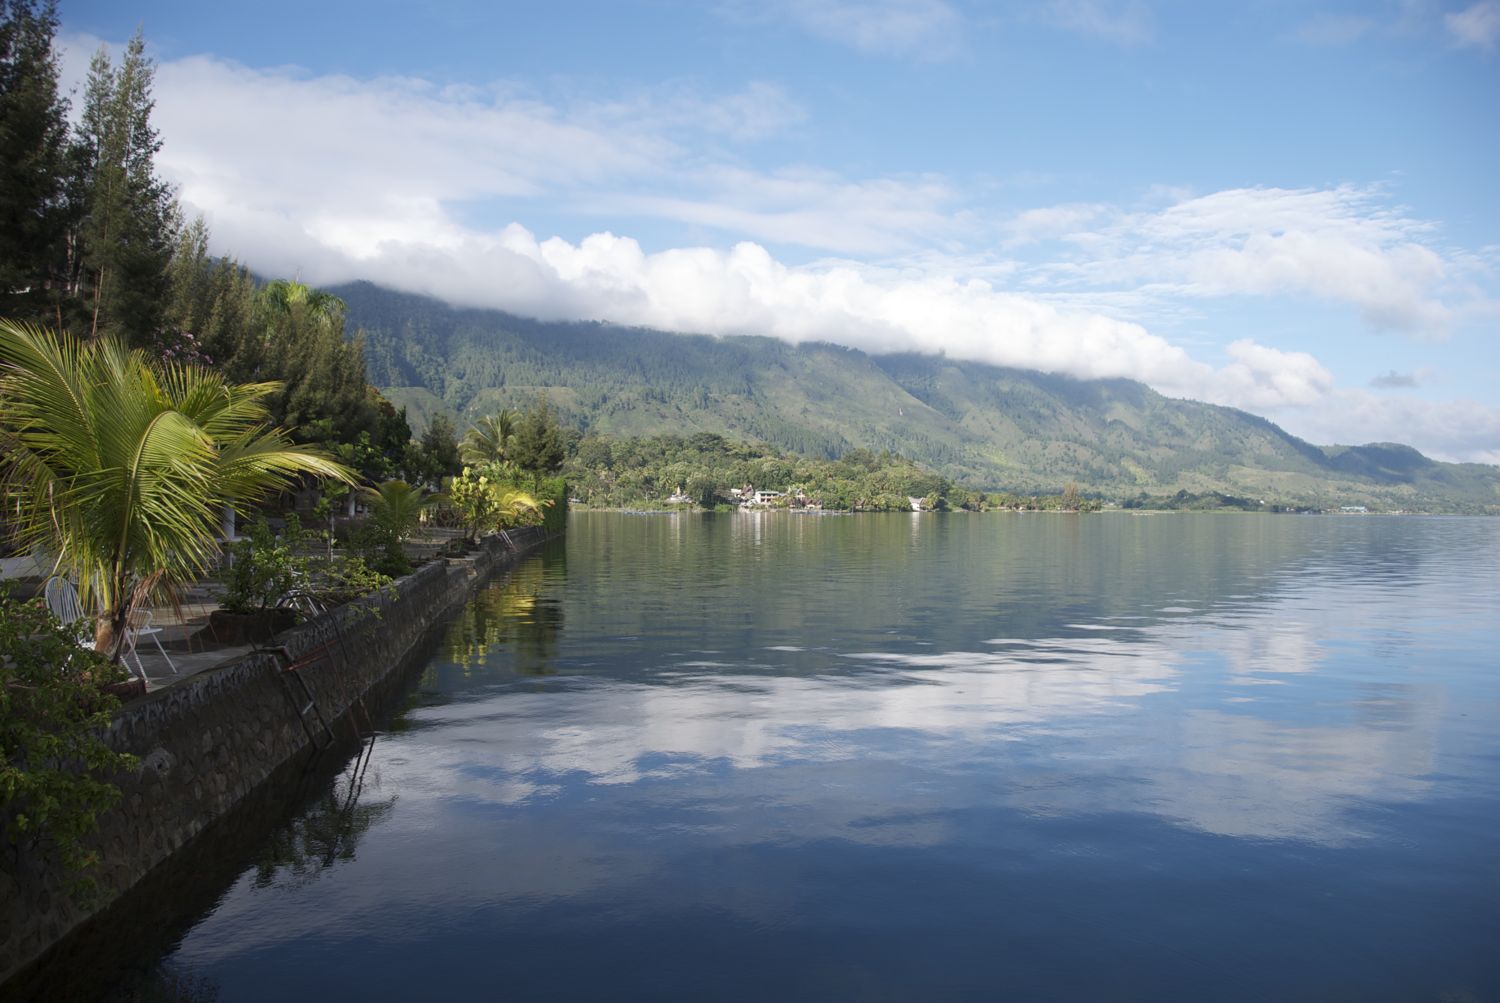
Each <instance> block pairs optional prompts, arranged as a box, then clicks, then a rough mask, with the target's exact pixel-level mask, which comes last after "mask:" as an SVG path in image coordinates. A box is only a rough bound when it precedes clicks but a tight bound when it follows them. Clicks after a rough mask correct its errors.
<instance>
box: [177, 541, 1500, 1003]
mask: <svg viewBox="0 0 1500 1003" xmlns="http://www.w3.org/2000/svg"><path fill="white" fill-rule="evenodd" d="M257 838H258V839H259V845H258V847H257V848H255V849H252V850H250V851H241V852H242V853H243V859H239V860H237V861H236V862H234V863H233V864H232V866H231V867H230V869H229V871H228V874H229V877H228V878H227V879H225V880H223V881H221V882H220V884H219V885H218V887H217V888H216V889H215V890H214V891H215V892H216V893H218V898H217V900H216V901H214V902H213V904H212V906H211V907H207V908H204V907H202V906H200V907H198V909H197V910H196V914H195V915H193V916H189V917H186V919H185V922H186V923H187V924H188V925H186V926H185V927H184V929H185V930H186V932H185V933H184V934H183V935H182V936H181V937H180V941H179V942H177V943H176V944H175V946H173V947H172V948H171V949H170V950H169V951H168V952H167V953H166V954H165V955H164V957H163V958H162V959H161V961H160V962H159V967H158V968H157V970H156V976H155V977H156V978H158V979H164V980H166V981H167V982H168V983H170V984H172V985H174V986H176V987H178V989H179V990H182V989H183V988H184V987H186V995H187V996H189V997H191V998H201V999H208V998H212V993H214V992H217V998H218V999H219V1000H223V1001H233V1000H253V1001H262V1000H316V1001H320V1003H324V1001H327V1000H362V1001H373V1000H410V999H436V998H443V999H498V998H506V999H522V1000H550V999H562V1000H566V999H639V1000H659V999H681V1000H835V999H847V1000H940V999H986V1000H987V999H1000V998H1016V999H1029V1000H1052V999H1057V1000H1135V999H1140V1000H1168V999H1218V1000H1234V999H1244V1000H1271V999H1274V1000H1299V999H1307V1000H1327V999H1357V1000H1382V999H1389V1000H1454V1001H1471V1000H1497V999H1500V520H1467V519H1437V518H1378V517H1369V518H1359V517H1355V518H1318V517H1290V516H1284V517H1261V516H1226V515H1219V516H1195V515H1156V516H1140V515H1128V514H1103V515H1096V516H1084V517H1077V516H1064V515H1035V514H1030V515H985V516H965V515H925V516H909V515H893V516H845V517H834V516H824V517H810V516H793V515H787V514H764V515H711V516H629V515H618V514H591V513H579V514H575V515H574V517H573V518H572V521H571V522H570V527H569V532H568V535H567V537H566V540H565V541H564V542H562V543H560V544H554V545H552V546H551V547H550V548H549V549H548V550H547V551H546V553H545V554H544V555H542V556H541V557H540V558H538V559H535V560H533V561H531V562H530V563H528V564H526V565H524V566H523V567H521V568H520V569H518V570H517V571H516V572H515V573H514V574H513V575H511V576H510V577H509V578H508V579H506V580H504V581H498V582H496V583H495V584H494V585H493V586H492V587H491V588H489V589H488V590H487V591H485V592H484V593H482V594H481V595H480V596H479V597H478V599H477V600H476V601H475V602H474V603H472V604H471V605H470V606H469V607H468V609H466V610H465V611H464V613H463V614H462V615H461V616H459V617H457V618H456V619H455V620H454V621H453V622H452V623H451V625H449V627H448V628H447V630H446V634H445V636H444V637H443V639H442V640H441V642H440V645H439V646H438V648H437V650H436V651H435V652H434V653H433V655H432V658H431V661H430V663H429V664H428V665H427V666H426V667H425V669H424V670H423V671H422V672H421V675H420V679H414V680H413V682H412V684H411V687H410V690H409V698H408V699H407V701H406V704H405V706H404V708H401V709H398V710H397V711H395V712H393V715H392V716H391V717H390V719H389V720H387V721H386V722H385V730H384V731H383V732H382V733H381V734H380V735H379V736H378V737H377V738H376V739H375V740H374V743H373V745H372V746H371V748H370V749H369V753H368V757H367V760H365V759H360V760H353V761H350V762H349V763H348V764H347V766H346V767H345V769H344V771H343V773H342V774H340V775H338V776H336V777H333V778H332V779H326V778H325V780H324V781H323V782H322V786H321V787H320V789H319V790H318V791H316V792H314V794H313V796H311V797H307V796H304V797H302V799H301V800H300V801H299V802H298V807H297V808H296V810H295V811H294V812H293V813H292V814H291V815H290V816H288V817H285V818H284V819H282V820H281V821H280V822H279V823H277V822H276V820H275V819H272V820H271V821H268V822H267V823H266V835H265V836H264V838H263V839H262V838H259V837H257ZM235 875H237V876H235Z"/></svg>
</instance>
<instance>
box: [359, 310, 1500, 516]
mask: <svg viewBox="0 0 1500 1003" xmlns="http://www.w3.org/2000/svg"><path fill="white" fill-rule="evenodd" d="M331 291H332V292H333V293H335V294H336V295H338V296H339V297H341V298H342V299H343V300H344V301H345V302H346V303H347V304H348V309H349V319H350V321H351V323H352V325H354V326H357V327H359V328H361V329H363V331H364V332H365V342H364V347H365V355H366V359H367V360H368V364H369V367H370V380H371V382H372V383H374V384H375V385H377V386H379V387H381V388H382V389H383V390H384V392H385V393H386V395H387V396H388V397H389V398H390V399H391V400H392V401H393V402H394V403H396V404H397V405H404V406H406V407H407V408H408V410H409V413H410V415H411V418H412V420H413V423H414V424H417V425H421V424H423V423H425V421H426V420H427V418H428V417H429V416H430V415H432V414H436V413H443V412H447V411H451V412H454V413H456V414H457V415H458V416H459V417H460V418H461V419H464V420H469V419H472V418H474V417H477V416H478V415H481V414H485V413H489V412H491V411H494V410H496V409H498V408H500V407H501V406H512V407H515V406H519V405H523V404H525V403H526V402H528V401H530V400H532V399H534V398H535V397H536V396H537V395H538V394H539V393H543V392H545V393H546V395H547V397H548V398H549V400H550V401H551V403H552V404H553V405H554V406H555V407H556V408H557V410H558V412H559V413H560V415H561V416H562V418H563V420H564V421H565V422H567V423H569V424H572V425H575V426H577V427H578V428H580V429H582V430H585V431H588V432H591V433H596V434H604V435H631V436H639V435H655V434H660V433H673V434H683V435H686V434H691V433H694V432H714V433H720V434H723V435H725V436H728V437H730V438H746V439H756V440H764V441H766V442H768V443H770V444H772V445H774V446H777V447H781V448H784V449H790V450H794V451H797V452H801V453H806V454H809V455H812V456H818V457H826V458H836V457H839V456H842V455H843V454H844V453H845V452H847V451H848V450H850V449H854V448H860V449H868V450H875V451H881V450H889V451H891V452H893V453H898V454H900V455H902V456H906V457H909V458H911V459H913V460H916V461H917V462H919V463H922V464H924V465H926V466H929V467H931V468H932V469H934V470H936V471H938V472H939V473H941V474H942V475H944V476H945V477H949V478H951V479H953V480H954V481H958V482H960V483H964V484H968V485H972V486H974V487H977V488H982V489H985V490H994V491H1022V492H1033V491H1048V492H1055V491H1057V490H1059V489H1060V488H1061V487H1062V486H1063V485H1065V484H1067V483H1069V482H1077V483H1078V484H1079V485H1081V486H1082V487H1083V488H1084V489H1085V490H1086V491H1089V492H1093V493H1097V494H1101V495H1104V496H1108V497H1115V498H1119V499H1122V500H1123V499H1126V498H1130V497H1134V496H1136V495H1140V494H1149V495H1153V496H1159V495H1165V494H1171V493H1174V492H1177V491H1182V490H1186V491H1190V492H1211V491H1219V492H1224V493H1226V494H1231V495H1238V496H1248V497H1252V498H1264V499H1265V500H1266V501H1267V502H1268V503H1273V504H1286V505H1311V506H1317V507H1329V506H1337V505H1368V506H1370V507H1371V508H1374V509H1380V510H1394V509H1406V510H1416V511H1471V512H1481V511H1492V512H1493V511H1500V468H1496V467H1492V466H1484V465H1479V464H1449V463H1439V462H1436V461H1433V460H1430V459H1428V458H1427V457H1424V456H1422V455H1421V454H1420V453H1418V452H1417V451H1415V450H1413V449H1410V448H1409V447H1405V446H1399V445H1393V444H1372V445H1366V446H1355V447H1346V446H1340V447H1327V448H1323V447H1318V446H1315V445H1312V444H1310V443H1307V442H1304V441H1302V440H1300V439H1298V438H1296V437H1295V436H1292V435H1289V434H1287V433H1286V432H1284V431H1283V430H1281V429H1280V428H1278V427H1277V426H1276V425H1274V424H1272V423H1271V422H1269V421H1266V420H1265V419H1263V418H1259V417H1256V416H1254V415H1251V414H1247V413H1245V412H1243V411H1237V410H1235V409H1232V408H1225V407H1219V406H1215V405H1210V404H1203V403H1199V402H1196V401H1185V400H1174V399H1170V398H1166V397H1163V396H1162V395H1161V394H1158V393H1156V392H1155V391H1154V390H1151V389H1150V388H1149V387H1146V386H1144V385H1143V384H1140V383H1135V382H1133V381H1130V380H1093V381H1085V380H1077V379H1072V378H1069V377H1064V376H1053V375H1047V374H1043V373H1037V372H1029V371H1021V370H1012V369H1002V368H998V367H994V366H987V365H983V364H980V363H973V362H961V361H955V360H951V359H946V358H942V357H934V356H918V355H889V356H872V355H867V354H865V353H863V352H860V351H856V350H853V349H846V348H841V347H837V346H833V345H827V344H813V345H801V346H793V345H788V344H786V343H784V342H781V341H777V340H774V339H771V338H752V337H739V338H712V337H707V336H690V335H679V334H671V333H667V332H663V331H654V330H646V329H635V328H622V327H616V326H612V325H607V324H593V323H555V322H545V321H537V320H530V319H525V318H520V317H514V316H510V315H508V314H504V313H500V312H498V311H488V310H464V309H454V308H451V307H448V306H446V305H444V304H442V303H440V302H438V301H436V300H432V299H429V298H425V297H421V296H413V295H406V294H401V293H394V292H390V291H387V290H383V289H379V288H377V287H375V286H373V285H370V284H368V283H354V284H351V285H347V286H343V287H339V288H336V289H333V290H331Z"/></svg>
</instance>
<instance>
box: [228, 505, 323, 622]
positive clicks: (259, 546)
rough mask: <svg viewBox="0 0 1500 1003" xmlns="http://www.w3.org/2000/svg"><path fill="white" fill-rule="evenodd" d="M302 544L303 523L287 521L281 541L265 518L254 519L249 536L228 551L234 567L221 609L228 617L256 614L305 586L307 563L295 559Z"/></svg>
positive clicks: (297, 558)
mask: <svg viewBox="0 0 1500 1003" xmlns="http://www.w3.org/2000/svg"><path fill="white" fill-rule="evenodd" d="M301 543H302V523H301V521H300V520H298V519H297V517H296V516H295V515H293V516H288V517H287V524H286V530H285V532H283V533H282V535H281V537H280V538H278V537H277V536H276V534H275V533H273V532H272V531H271V526H270V523H268V522H266V520H265V519H264V518H260V519H256V520H255V523H254V524H253V525H252V526H251V527H250V532H249V534H248V535H247V536H246V537H245V538H244V539H243V540H240V541H239V542H238V543H236V544H234V545H233V546H232V547H230V554H231V555H232V556H233V558H234V563H233V564H232V565H230V568H229V574H228V576H227V578H226V580H225V585H226V586H227V587H226V589H225V590H224V598H223V599H222V600H221V605H222V606H223V607H224V608H225V609H227V610H229V612H231V613H256V612H259V611H261V610H266V609H270V608H271V607H273V606H276V605H278V604H279V603H280V602H281V601H282V600H283V599H285V598H286V597H287V596H288V595H290V594H291V593H293V592H295V591H297V590H298V589H299V588H301V587H303V586H305V585H306V583H307V580H308V560H307V558H305V557H299V556H298V555H297V547H298V546H299V545H300V544H301Z"/></svg>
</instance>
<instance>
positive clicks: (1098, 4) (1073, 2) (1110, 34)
mask: <svg viewBox="0 0 1500 1003" xmlns="http://www.w3.org/2000/svg"><path fill="white" fill-rule="evenodd" d="M1047 10H1048V13H1049V15H1050V16H1051V18H1052V20H1053V21H1054V22H1055V23H1056V24H1058V25H1059V26H1061V27H1063V28H1066V29H1068V30H1069V31H1075V32H1079V33H1080V34H1084V35H1094V36H1096V37H1098V38H1103V39H1107V40H1109V41H1111V42H1117V43H1119V44H1121V45H1137V44H1139V43H1141V42H1145V41H1148V40H1149V39H1150V38H1151V21H1150V17H1149V15H1148V13H1147V10H1146V8H1145V6H1144V5H1142V4H1141V3H1139V2H1136V0H1130V2H1126V3H1119V2H1106V0H1051V2H1050V3H1049V4H1048V5H1047Z"/></svg>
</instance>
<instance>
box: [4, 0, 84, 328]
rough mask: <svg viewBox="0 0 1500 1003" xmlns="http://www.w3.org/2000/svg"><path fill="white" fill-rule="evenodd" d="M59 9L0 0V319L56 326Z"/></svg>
mask: <svg viewBox="0 0 1500 1003" xmlns="http://www.w3.org/2000/svg"><path fill="white" fill-rule="evenodd" d="M56 33H57V5H56V3H55V2H53V0H47V2H46V3H43V4H42V5H41V6H40V8H38V6H37V5H36V4H35V3H34V2H33V0H0V151H3V156H0V316H3V317H10V318H14V319H17V320H26V321H35V322H43V323H49V322H50V323H55V322H56V321H57V319H58V318H56V317H54V316H51V314H52V313H53V310H52V308H51V304H52V303H54V296H55V293H54V291H53V289H52V285H53V280H54V279H56V278H57V277H58V272H59V270H60V268H61V262H62V258H63V250H62V249H63V236H64V232H65V228H66V203H65V199H64V187H63V173H64V164H65V151H66V146H67V134H68V127H67V118H66V116H67V108H68V102H67V100H66V99H65V98H63V97H61V96H60V95H59V94H58V89H57V76H58V65H57V53H56V52H55V51H54V50H53V48H52V39H53V37H54V36H55V35H56Z"/></svg>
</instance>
